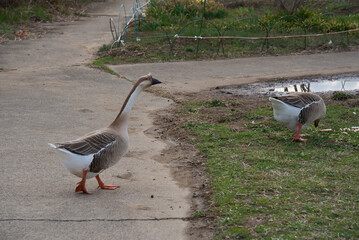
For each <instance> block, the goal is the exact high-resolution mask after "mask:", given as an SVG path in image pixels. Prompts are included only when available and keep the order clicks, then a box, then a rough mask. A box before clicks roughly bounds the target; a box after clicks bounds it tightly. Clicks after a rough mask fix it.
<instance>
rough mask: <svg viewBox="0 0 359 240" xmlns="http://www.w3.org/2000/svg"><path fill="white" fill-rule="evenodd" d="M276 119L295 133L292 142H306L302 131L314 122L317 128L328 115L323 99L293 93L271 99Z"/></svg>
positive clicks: (312, 95)
mask: <svg viewBox="0 0 359 240" xmlns="http://www.w3.org/2000/svg"><path fill="white" fill-rule="evenodd" d="M269 101H271V103H272V106H273V114H274V119H275V120H277V121H278V122H281V123H283V124H284V125H285V126H286V127H288V128H289V129H291V130H292V131H295V134H294V138H293V139H292V142H305V141H307V140H306V139H303V138H301V137H300V136H301V135H300V131H301V129H303V128H305V127H306V126H307V125H308V124H310V123H312V122H314V125H315V127H317V126H318V124H319V121H320V119H321V118H323V117H324V116H325V114H326V107H325V103H324V101H323V99H322V98H321V97H320V96H318V95H316V94H313V93H297V92H296V93H291V94H288V95H285V96H279V97H270V98H269Z"/></svg>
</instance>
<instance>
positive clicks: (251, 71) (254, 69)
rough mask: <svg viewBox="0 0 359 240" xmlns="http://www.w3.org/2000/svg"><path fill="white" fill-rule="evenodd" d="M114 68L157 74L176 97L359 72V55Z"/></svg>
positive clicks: (164, 85) (267, 58) (278, 57)
mask: <svg viewBox="0 0 359 240" xmlns="http://www.w3.org/2000/svg"><path fill="white" fill-rule="evenodd" d="M111 69H112V70H114V71H116V72H118V73H119V74H121V75H122V74H125V75H126V76H127V77H129V78H131V79H132V78H133V77H134V76H136V72H137V71H138V70H139V69H141V70H142V71H145V72H146V71H150V72H152V73H153V75H156V76H158V77H159V78H161V79H164V80H165V84H163V86H162V88H164V89H166V90H167V91H169V92H171V93H173V94H175V93H176V92H197V91H200V90H207V89H210V88H215V87H218V86H226V85H240V84H246V83H253V82H257V81H265V80H271V79H274V78H294V77H303V76H312V75H319V74H324V75H330V74H338V73H353V72H359V52H358V51H357V52H342V53H323V54H313V55H288V56H275V57H271V56H270V57H249V58H239V59H231V60H217V61H188V62H170V63H146V64H125V65H117V66H111Z"/></svg>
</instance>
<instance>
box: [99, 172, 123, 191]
mask: <svg viewBox="0 0 359 240" xmlns="http://www.w3.org/2000/svg"><path fill="white" fill-rule="evenodd" d="M96 180H97V182H98V188H101V189H107V190H115V189H117V188H119V187H120V186H115V185H105V184H104V183H103V182H102V180H101V178H100V175H97V176H96Z"/></svg>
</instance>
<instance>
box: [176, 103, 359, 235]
mask: <svg viewBox="0 0 359 240" xmlns="http://www.w3.org/2000/svg"><path fill="white" fill-rule="evenodd" d="M213 101H217V100H213ZM208 102H210V101H203V102H192V103H185V106H187V107H188V106H191V108H192V109H195V111H182V112H178V113H177V114H181V118H188V119H189V122H188V123H187V124H184V125H183V127H182V128H183V129H185V130H186V131H187V133H188V134H190V135H191V142H192V143H193V144H195V145H196V146H197V148H198V150H199V151H200V154H201V155H202V156H204V157H205V158H206V162H205V163H204V164H205V165H206V169H207V172H208V174H209V177H210V181H211V184H210V187H211V189H212V191H213V195H212V196H211V198H210V200H209V201H210V202H211V204H210V206H211V208H210V209H209V210H207V212H209V213H210V214H212V215H214V216H216V217H215V219H217V220H216V225H217V229H218V233H217V237H216V239H242V238H243V239H338V238H342V239H356V238H358V237H359V210H358V209H359V195H358V193H359V184H358V182H359V134H358V132H354V131H343V128H350V127H352V126H357V125H358V117H357V115H356V113H358V112H359V106H357V105H356V106H354V107H353V106H351V105H350V104H343V102H342V101H341V102H334V103H332V104H331V105H329V106H328V107H327V117H326V118H325V119H323V120H322V122H321V125H320V128H319V129H317V128H315V127H314V126H308V128H306V129H305V130H304V131H303V133H306V134H310V136H309V137H307V139H308V141H307V142H306V143H292V142H291V141H290V140H291V138H292V137H293V134H294V133H293V132H292V131H290V130H288V129H286V128H285V127H284V126H282V125H281V124H279V123H278V122H276V121H275V120H274V119H273V113H272V108H271V107H269V106H268V105H267V106H266V105H264V106H259V107H258V105H260V104H257V105H253V107H248V106H247V108H246V109H240V108H238V110H237V112H238V114H240V115H241V116H242V117H240V118H238V119H237V120H234V121H222V122H221V123H219V122H218V119H222V118H225V116H230V115H229V114H227V113H230V112H233V108H234V106H236V105H238V104H240V103H239V102H238V103H237V102H236V101H231V102H230V101H228V102H227V101H224V100H221V103H223V104H220V106H216V107H215V108H214V109H213V111H211V112H209V111H210V109H208ZM186 104H187V105H186ZM187 107H185V108H187ZM239 125H242V126H243V127H242V128H241V129H240V130H238V129H237V128H236V127H234V126H239ZM321 128H323V129H326V128H330V129H332V130H333V131H332V132H322V131H320V129H321Z"/></svg>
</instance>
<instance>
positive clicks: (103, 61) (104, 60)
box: [90, 57, 119, 76]
mask: <svg viewBox="0 0 359 240" xmlns="http://www.w3.org/2000/svg"><path fill="white" fill-rule="evenodd" d="M118 62H119V60H116V59H113V58H109V57H103V58H99V59H97V60H96V61H94V62H93V63H91V64H90V66H93V67H98V68H101V69H103V70H105V71H106V72H108V73H110V74H112V75H116V76H118V73H117V72H115V71H113V70H112V69H110V68H109V67H107V66H106V64H108V63H112V64H114V63H118Z"/></svg>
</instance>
